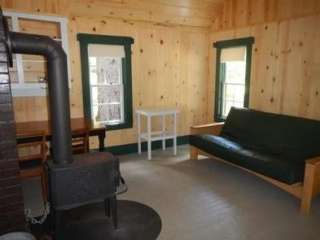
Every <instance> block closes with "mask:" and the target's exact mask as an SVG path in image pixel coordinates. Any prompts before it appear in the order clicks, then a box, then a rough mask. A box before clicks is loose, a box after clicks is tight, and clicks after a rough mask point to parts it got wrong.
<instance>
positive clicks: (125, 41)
mask: <svg viewBox="0 0 320 240" xmlns="http://www.w3.org/2000/svg"><path fill="white" fill-rule="evenodd" d="M77 39H78V41H80V43H84V44H92V43H94V44H98V43H101V44H110V45H131V44H133V43H134V39H133V38H132V37H125V36H110V35H99V34H87V33H78V34H77Z"/></svg>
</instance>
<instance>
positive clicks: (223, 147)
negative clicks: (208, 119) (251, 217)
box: [190, 135, 304, 184]
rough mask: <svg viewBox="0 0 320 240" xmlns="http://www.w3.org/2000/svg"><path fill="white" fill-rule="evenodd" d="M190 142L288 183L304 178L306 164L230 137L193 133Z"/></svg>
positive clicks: (208, 151)
mask: <svg viewBox="0 0 320 240" xmlns="http://www.w3.org/2000/svg"><path fill="white" fill-rule="evenodd" d="M190 144H191V145H193V146H195V147H197V148H199V149H201V150H203V151H205V152H207V153H210V154H212V155H214V156H217V157H219V158H222V159H224V160H227V161H229V162H231V163H234V164H236V165H239V166H241V167H244V168H247V169H250V170H252V171H254V172H257V173H260V174H263V175H265V176H269V177H271V178H273V179H276V180H278V181H281V182H285V183H287V184H293V183H296V182H300V181H301V180H302V179H303V174H304V164H302V163H298V162H293V163H292V162H290V161H288V160H286V159H284V158H280V157H279V156H278V155H274V154H268V153H265V152H261V151H257V150H252V149H248V148H246V147H245V146H243V145H241V144H240V143H237V142H235V141H232V140H230V139H227V138H224V137H221V136H214V135H192V136H190Z"/></svg>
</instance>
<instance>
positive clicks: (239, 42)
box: [213, 37, 255, 122]
mask: <svg viewBox="0 0 320 240" xmlns="http://www.w3.org/2000/svg"><path fill="white" fill-rule="evenodd" d="M254 41H255V40H254V38H253V37H248V38H238V39H231V40H226V41H218V42H215V43H214V44H213V46H214V47H215V48H217V55H216V82H215V103H214V106H215V109H214V120H215V121H216V122H223V121H225V119H224V118H223V117H222V115H221V111H222V101H220V99H221V98H222V97H221V96H222V82H221V80H222V79H225V76H224V75H225V70H224V68H223V66H222V64H221V52H222V50H223V49H225V48H231V47H242V46H244V47H246V51H247V54H246V55H247V59H246V61H247V62H246V76H245V82H246V88H245V95H244V107H248V106H249V99H250V79H251V64H252V45H253V44H254Z"/></svg>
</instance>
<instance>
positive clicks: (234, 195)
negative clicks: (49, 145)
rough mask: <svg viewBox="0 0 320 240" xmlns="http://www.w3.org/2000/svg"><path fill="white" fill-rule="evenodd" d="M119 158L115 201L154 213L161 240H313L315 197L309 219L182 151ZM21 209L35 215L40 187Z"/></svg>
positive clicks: (293, 205) (288, 199) (246, 179)
mask: <svg viewBox="0 0 320 240" xmlns="http://www.w3.org/2000/svg"><path fill="white" fill-rule="evenodd" d="M146 159H147V156H146V153H143V154H142V155H141V156H139V155H137V154H131V155H126V156H121V157H120V161H121V170H122V175H123V176H124V178H125V179H126V181H127V184H128V186H129V191H128V192H127V193H126V194H124V195H122V196H121V197H120V198H121V199H129V200H134V201H138V202H141V203H144V204H147V205H149V206H150V207H152V208H154V209H155V210H156V211H157V212H158V213H159V214H160V216H161V218H162V224H163V228H162V232H161V234H160V237H159V239H161V240H178V239H179V240H180V239H181V240H196V239H199V240H212V239H217V240H241V239H243V240H257V239H259V240H265V239H266V240H278V239H279V240H285V239H290V240H295V239H297V240H313V239H314V240H318V239H320V198H319V197H318V198H317V199H316V200H315V201H314V203H313V209H312V214H311V215H310V216H308V217H305V216H301V215H300V214H299V201H298V200H297V199H295V198H294V197H292V196H290V195H289V194H287V193H285V192H283V191H281V190H279V189H277V188H276V187H274V186H272V185H270V184H269V183H267V182H265V181H263V180H261V179H259V178H257V177H255V176H253V175H250V174H248V173H246V172H244V171H242V170H239V169H237V168H234V167H232V166H228V165H226V164H223V163H220V162H217V161H214V160H212V159H202V160H199V161H193V160H189V154H188V146H180V147H179V148H178V156H176V157H173V156H172V149H168V150H167V151H161V150H157V151H154V152H153V159H152V160H151V161H148V160H146ZM24 194H25V202H26V207H29V208H31V209H32V210H33V212H34V214H35V215H37V214H39V212H40V211H39V206H40V202H41V201H40V197H41V195H40V185H39V183H38V182H37V181H29V182H25V183H24Z"/></svg>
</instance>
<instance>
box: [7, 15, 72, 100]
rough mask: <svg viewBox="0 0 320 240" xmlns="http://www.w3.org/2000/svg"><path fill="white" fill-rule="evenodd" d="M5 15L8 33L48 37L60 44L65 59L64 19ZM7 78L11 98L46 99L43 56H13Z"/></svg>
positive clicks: (66, 48) (66, 40)
mask: <svg viewBox="0 0 320 240" xmlns="http://www.w3.org/2000/svg"><path fill="white" fill-rule="evenodd" d="M4 15H5V17H6V19H7V22H8V27H9V29H10V31H15V32H23V33H31V34H40V35H46V36H49V37H51V38H52V39H54V40H55V41H57V42H58V43H59V44H61V46H62V47H63V49H64V51H65V52H66V54H67V56H68V30H67V23H68V20H67V18H63V17H53V16H44V15H32V14H26V13H18V12H10V11H4ZM68 69H69V68H68ZM9 74H10V80H11V87H12V95H13V96H15V97H21V96H46V95H47V67H46V59H45V58H44V57H43V56H39V55H28V54H14V55H13V66H12V68H10V69H9ZM69 76H70V74H69Z"/></svg>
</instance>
